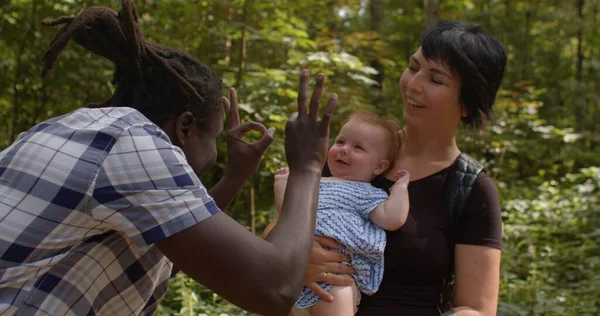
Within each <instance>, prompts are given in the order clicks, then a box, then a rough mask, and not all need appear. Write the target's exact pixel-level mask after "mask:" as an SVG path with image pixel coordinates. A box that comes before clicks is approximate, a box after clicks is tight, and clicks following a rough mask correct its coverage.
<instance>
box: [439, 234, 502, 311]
mask: <svg viewBox="0 0 600 316" xmlns="http://www.w3.org/2000/svg"><path fill="white" fill-rule="evenodd" d="M455 249H456V250H455V261H454V262H455V267H456V268H455V273H456V276H455V278H456V279H455V281H456V284H455V286H456V288H455V294H454V303H453V305H454V306H457V307H456V308H454V309H452V310H451V311H449V312H447V313H445V314H443V315H456V316H468V315H473V316H494V315H496V310H497V307H498V287H499V283H500V256H501V252H500V250H499V249H495V248H491V247H485V246H473V245H461V244H457V245H456V248H455Z"/></svg>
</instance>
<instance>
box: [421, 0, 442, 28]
mask: <svg viewBox="0 0 600 316" xmlns="http://www.w3.org/2000/svg"><path fill="white" fill-rule="evenodd" d="M423 7H424V8H425V25H426V26H427V28H428V29H429V28H431V27H433V26H434V25H436V24H437V23H438V22H439V21H440V13H439V8H440V0H423Z"/></svg>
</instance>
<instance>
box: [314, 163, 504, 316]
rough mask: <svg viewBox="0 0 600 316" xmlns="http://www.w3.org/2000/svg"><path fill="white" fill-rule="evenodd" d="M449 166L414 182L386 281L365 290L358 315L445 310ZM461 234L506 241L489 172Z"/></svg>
mask: <svg viewBox="0 0 600 316" xmlns="http://www.w3.org/2000/svg"><path fill="white" fill-rule="evenodd" d="M449 169H450V167H448V168H445V169H442V170H440V171H438V172H436V173H434V174H432V175H430V176H428V177H425V178H421V179H418V180H415V181H411V182H410V184H409V186H408V193H409V198H410V211H409V215H408V219H407V221H406V224H405V225H404V226H403V227H402V228H400V229H399V230H397V231H393V232H387V245H386V249H385V252H384V262H385V269H384V274H383V282H382V283H381V285H380V287H379V291H377V293H375V294H374V295H372V296H367V295H362V298H361V302H360V305H359V309H358V313H357V315H358V316H365V315H377V316H386V315H390V316H391V315H394V316H400V315H411V316H421V315H422V316H425V315H439V312H438V310H437V305H438V303H439V302H440V293H441V292H442V288H443V281H442V280H443V278H444V277H446V276H447V274H448V271H449V268H450V250H449V249H448V243H447V240H446V235H445V231H444V230H445V223H446V222H445V217H444V214H445V212H446V209H445V208H444V206H443V202H442V201H443V200H444V199H443V192H442V186H443V183H444V179H445V177H446V175H447V174H448V170H449ZM327 174H328V170H327V169H326V170H324V175H327ZM371 183H372V184H373V185H374V186H376V187H379V188H382V189H384V190H386V191H387V190H389V188H390V187H391V186H392V185H393V184H394V182H393V181H391V180H389V179H386V178H384V177H378V178H376V179H375V180H373V181H372V182H371ZM455 238H456V243H457V244H467V245H479V246H487V247H493V248H498V249H500V247H501V241H502V218H501V212H500V202H499V197H498V191H497V189H496V186H495V185H494V182H493V180H492V179H491V178H490V177H489V176H487V175H486V174H485V173H481V174H480V175H479V176H478V178H477V180H476V182H475V184H474V185H473V188H472V191H471V195H470V197H469V199H468V200H467V204H466V207H465V210H464V213H463V215H462V217H461V220H460V224H459V226H458V231H457V233H456V237H455Z"/></svg>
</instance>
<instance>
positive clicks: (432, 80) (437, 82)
mask: <svg viewBox="0 0 600 316" xmlns="http://www.w3.org/2000/svg"><path fill="white" fill-rule="evenodd" d="M431 82H433V83H435V84H444V82H442V81H441V80H439V79H437V78H436V77H431Z"/></svg>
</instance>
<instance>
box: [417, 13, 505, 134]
mask: <svg viewBox="0 0 600 316" xmlns="http://www.w3.org/2000/svg"><path fill="white" fill-rule="evenodd" d="M420 44H421V50H422V52H423V56H425V58H427V59H431V60H437V61H440V62H442V63H444V64H446V65H447V66H449V67H450V69H451V70H452V72H453V73H455V74H458V76H459V77H460V80H461V91H460V102H461V104H462V105H463V106H464V109H465V110H466V117H463V119H462V121H463V123H464V124H465V125H466V126H467V127H468V128H470V129H472V130H478V129H480V128H481V127H482V126H483V122H484V119H487V118H490V117H491V116H492V112H493V111H492V105H493V104H494V100H495V99H496V94H497V92H498V89H499V88H500V84H501V83H502V78H503V77H504V69H505V67H506V53H505V50H504V46H503V45H502V43H500V41H498V40H497V39H496V38H494V37H493V36H491V35H490V34H489V33H487V32H486V31H484V30H483V28H482V27H481V26H480V25H479V24H474V23H467V22H463V21H452V20H448V21H442V22H440V23H438V24H437V25H435V26H434V27H432V28H431V29H429V30H428V31H427V32H426V33H425V34H424V35H423V37H422V38H421V43H420Z"/></svg>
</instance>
